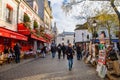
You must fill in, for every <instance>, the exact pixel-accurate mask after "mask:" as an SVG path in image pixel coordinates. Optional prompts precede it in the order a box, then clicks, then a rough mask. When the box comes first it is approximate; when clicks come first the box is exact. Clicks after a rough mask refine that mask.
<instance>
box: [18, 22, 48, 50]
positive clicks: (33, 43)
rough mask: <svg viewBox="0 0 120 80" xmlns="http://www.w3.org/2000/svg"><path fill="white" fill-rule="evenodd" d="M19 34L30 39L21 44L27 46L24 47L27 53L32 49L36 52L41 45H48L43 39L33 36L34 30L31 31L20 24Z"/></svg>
mask: <svg viewBox="0 0 120 80" xmlns="http://www.w3.org/2000/svg"><path fill="white" fill-rule="evenodd" d="M18 32H19V33H20V34H23V35H26V36H27V37H28V41H27V42H22V43H21V44H24V45H25V46H24V45H23V47H24V50H25V51H28V50H30V49H32V50H35V51H36V50H37V49H38V48H39V46H40V44H43V43H46V40H45V39H44V38H43V37H37V36H36V35H34V34H32V33H35V32H34V30H32V31H31V30H29V29H28V28H27V27H25V26H24V24H23V23H19V24H18Z"/></svg>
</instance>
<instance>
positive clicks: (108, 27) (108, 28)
mask: <svg viewBox="0 0 120 80" xmlns="http://www.w3.org/2000/svg"><path fill="white" fill-rule="evenodd" d="M110 28H111V27H110V26H109V24H108V23H107V30H108V35H109V44H111V34H110Z"/></svg>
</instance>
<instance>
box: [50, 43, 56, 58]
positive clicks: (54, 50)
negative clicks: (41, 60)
mask: <svg viewBox="0 0 120 80" xmlns="http://www.w3.org/2000/svg"><path fill="white" fill-rule="evenodd" d="M51 52H52V58H55V54H56V44H55V43H54V42H52V44H51Z"/></svg>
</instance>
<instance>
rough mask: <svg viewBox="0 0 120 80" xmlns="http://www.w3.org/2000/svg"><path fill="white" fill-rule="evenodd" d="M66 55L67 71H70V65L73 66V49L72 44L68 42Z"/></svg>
mask: <svg viewBox="0 0 120 80" xmlns="http://www.w3.org/2000/svg"><path fill="white" fill-rule="evenodd" d="M66 55H67V59H68V66H69V71H71V70H72V67H73V55H74V50H73V48H72V45H71V44H70V43H69V44H68V48H67V50H66Z"/></svg>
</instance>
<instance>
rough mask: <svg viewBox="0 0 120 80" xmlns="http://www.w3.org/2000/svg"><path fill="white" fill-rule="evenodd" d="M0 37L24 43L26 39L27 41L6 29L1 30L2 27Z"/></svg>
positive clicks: (20, 35) (24, 37) (22, 36)
mask: <svg viewBox="0 0 120 80" xmlns="http://www.w3.org/2000/svg"><path fill="white" fill-rule="evenodd" d="M0 36H2V37H7V38H13V39H18V40H24V41H27V39H28V38H27V37H26V36H24V35H22V34H19V33H17V32H14V31H11V30H8V29H6V28H3V27H0Z"/></svg>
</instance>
